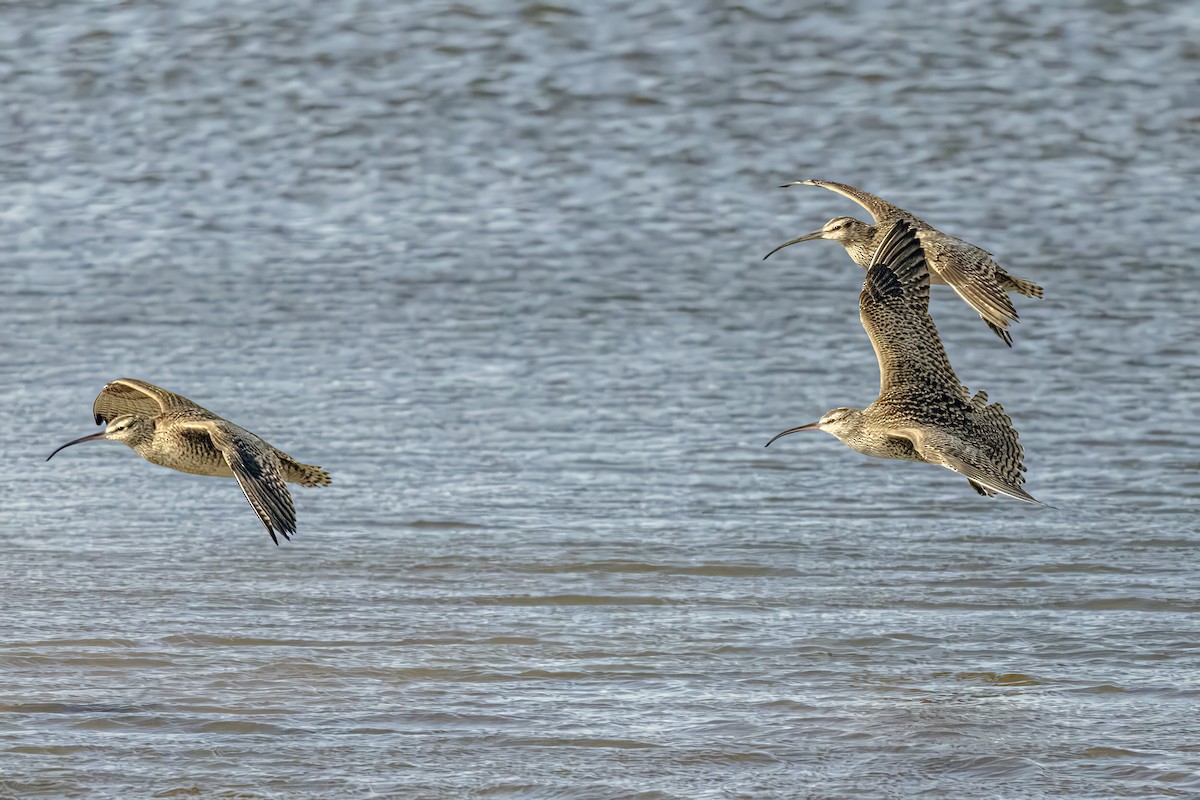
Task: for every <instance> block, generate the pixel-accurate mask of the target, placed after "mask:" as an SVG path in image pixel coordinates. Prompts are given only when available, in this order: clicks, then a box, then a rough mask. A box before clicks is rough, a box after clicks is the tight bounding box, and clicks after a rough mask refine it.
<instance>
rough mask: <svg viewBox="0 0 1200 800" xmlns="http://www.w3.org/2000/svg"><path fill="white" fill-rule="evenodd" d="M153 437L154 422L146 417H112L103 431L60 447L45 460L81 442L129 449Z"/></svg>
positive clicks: (131, 415) (124, 415)
mask: <svg viewBox="0 0 1200 800" xmlns="http://www.w3.org/2000/svg"><path fill="white" fill-rule="evenodd" d="M153 437H154V421H153V420H151V419H147V418H146V417H139V416H135V415H133V414H122V415H121V416H119V417H113V418H112V419H111V420H110V421H109V423H108V425H106V426H105V427H104V430H102V431H100V432H99V433H93V434H91V435H90V436H83V437H80V438H78V439H75V440H73V441H70V442H67V443H66V444H64V445H63V446H62V447H60V448H58V450H55V451H54V452H53V453H51V454H50V455H48V456H47V457H46V460H47V461H49V460H50V459H52V458H54V456H55V454H56V453H58V451H59V450H62V449H63V448H66V447H70V446H71V445H73V444H79V443H81V442H93V441H99V440H101V439H108V440H110V441H114V442H124V443H125V444H127V445H129V446H130V447H137V446H138V445H139V444H141V443H142V442H145V441H148V440H149V439H151V438H153Z"/></svg>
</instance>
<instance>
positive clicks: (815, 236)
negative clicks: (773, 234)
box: [763, 231, 824, 261]
mask: <svg viewBox="0 0 1200 800" xmlns="http://www.w3.org/2000/svg"><path fill="white" fill-rule="evenodd" d="M822 233H824V231H813V232H812V233H806V234H804V235H803V236H797V237H796V238H795V239H792V240H791V241H790V242H784V243H783V244H781V245H779V247H776V248H775V249H774V250H772V251H771V252H769V253H767V254H766V255H765V256H763V261H766V260H767V259H768V258H770V257H771V256H773V255H775V254H776V253H778V252H779V251H780V250H782V249H783V248H785V247H791V246H792V245H794V244H800V242H811V241H812V240H813V239H820V238H821V234H822Z"/></svg>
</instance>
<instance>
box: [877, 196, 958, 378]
mask: <svg viewBox="0 0 1200 800" xmlns="http://www.w3.org/2000/svg"><path fill="white" fill-rule="evenodd" d="M858 308H859V319H860V320H861V321H862V326H863V328H864V329H866V331H867V335H868V336H869V337H870V338H871V346H872V347H874V348H875V357H876V358H877V359H878V360H879V394H880V397H884V396H887V395H896V394H904V393H908V392H912V391H918V392H922V393H929V392H931V391H933V392H937V393H939V394H943V395H945V396H947V397H953V396H957V395H959V394H961V391H962V389H961V384H960V383H959V381H958V378H957V377H956V376H955V374H954V369H953V368H952V367H951V366H950V360H949V359H948V358H947V357H946V351H945V349H944V348H943V347H942V340H941V338H940V337H939V336H938V332H937V328H936V327H935V326H934V324H933V319H932V318H931V317H930V316H929V271H928V269H927V267H926V264H925V255H924V251H923V250H922V248H921V243H920V241H919V240H918V239H917V238H916V235H915V232H914V230H913V226H912V225H911V224H910V223H908V222H907V221H905V220H900V221H898V222H896V223H895V224H894V225H892V227H891V229H890V230H889V231H888V233H887V235H885V236H884V238H883V241H882V242H881V243H880V245H879V248H878V249H877V250H876V251H875V257H874V259H873V260H872V264H871V266H870V267H869V268H868V269H867V277H866V280H864V281H863V288H862V292H861V293H860V294H859V296H858Z"/></svg>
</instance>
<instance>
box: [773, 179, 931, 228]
mask: <svg viewBox="0 0 1200 800" xmlns="http://www.w3.org/2000/svg"><path fill="white" fill-rule="evenodd" d="M796 183H797V184H799V185H802V186H821V187H823V188H826V189H828V190H829V191H831V192H837V193H838V194H840V195H841V196H842V197H849V198H850V199H851V200H853V201H854V202H856V203H858V204H859V205H860V206H862V207H863V208H865V209H866V210H867V211H869V212H870V214H871V218H872V219H874V220H875V224H876V225H878V224H879V223H881V222H883V221H885V220H888V219H895V218H896V217H897V216H912V215H911V214H909V213H908V212H906V211H905V210H904V209H902V208H898V207H897V206H894V205H892V204H891V203H889V202H888V201H887V200H884V199H883V198H882V197H876V196H875V195H873V194H871V193H870V192H864V191H863V190H862V189H859V188H858V187H856V186H851V185H850V184H848V183H837V182H836V181H822V180H818V179H816V178H809V179H808V180H804V181H796Z"/></svg>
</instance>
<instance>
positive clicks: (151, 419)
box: [46, 378, 330, 545]
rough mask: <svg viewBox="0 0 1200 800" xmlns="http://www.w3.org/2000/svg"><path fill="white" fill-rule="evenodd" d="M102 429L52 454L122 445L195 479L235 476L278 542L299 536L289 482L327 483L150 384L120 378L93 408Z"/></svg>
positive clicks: (313, 470) (323, 475)
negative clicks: (99, 444)
mask: <svg viewBox="0 0 1200 800" xmlns="http://www.w3.org/2000/svg"><path fill="white" fill-rule="evenodd" d="M92 414H93V416H94V417H95V419H96V424H97V425H100V424H101V423H103V424H104V425H105V428H104V430H102V431H100V432H99V433H93V434H91V435H90V436H83V437H80V438H78V439H75V440H74V441H70V442H67V443H66V444H64V445H63V446H62V447H59V448H58V449H57V450H55V451H54V452H53V453H51V454H50V455H49V456H48V457H47V458H46V460H47V461H49V460H50V459H51V458H54V456H55V454H57V453H58V452H59V451H60V450H62V449H63V448H65V447H70V446H71V445H76V444H79V443H81V442H91V441H101V440H105V439H107V440H109V441H114V442H123V443H124V444H126V445H128V446H129V447H131V448H132V449H133V451H134V452H135V453H137V454H138V455H139V456H141V457H142V458H144V459H146V460H147V461H149V462H150V463H152V464H158V465H159V466H163V467H169V468H171V469H174V470H179V471H180V472H187V473H190V474H192V475H210V476H214V477H218V478H236V479H237V482H238V485H239V486H240V487H241V489H242V493H243V494H245V495H246V499H247V500H248V501H249V502H250V506H251V507H252V508H253V509H254V512H255V513H256V514H258V517H259V519H261V520H262V523H263V525H264V526H266V528H267V533H269V534H270V535H271V540H272V541H273V542H275V544H276V545H278V544H279V539H278V538H277V537H276V535H275V534H276V533H279V534H280V535H282V536H283V538H285V539H290V538H291V534H293V533H295V532H296V509H295V506H294V505H293V503H292V496H291V494H289V493H288V489H287V484H288V483H297V484H300V485H301V486H328V485H329V483H330V477H329V473H327V472H326V471H325V470H323V469H321V468H320V467H314V466H311V465H309V464H302V463H300V462H299V461H297V460H296V459H294V458H292V457H291V456H289V455H288V454H287V453H285V452H283V451H282V450H278V449H276V448H274V447H272V446H271V445H269V444H267V443H266V442H265V441H263V440H262V439H261V438H259V437H258V436H255V435H254V434H253V433H251V432H250V431H248V430H246V429H245V428H242V427H240V426H238V425H234V424H233V423H232V422H230V421H229V420H226V419H222V418H221V417H219V416H217V415H216V414H214V413H212V412H211V411H209V410H208V409H206V408H202V407H201V406H199V405H197V404H195V403H193V402H192V401H191V400H188V399H187V398H186V397H184V396H183V395H179V394H175V393H174V392H169V391H167V390H166V389H161V388H159V387H158V386H155V385H153V384H150V383H146V382H145V381H139V380H135V379H134V378H120V379H118V380H115V381H112V382H111V383H109V384H108V385H107V386H105V387H104V388H103V389H102V390H101V391H100V394H99V395H97V396H96V401H95V403H93V405H92Z"/></svg>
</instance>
